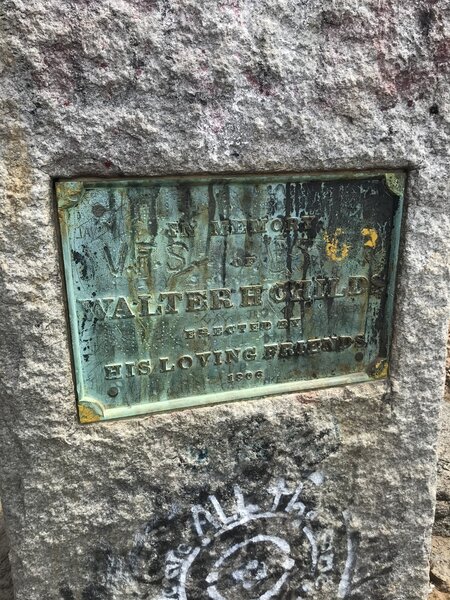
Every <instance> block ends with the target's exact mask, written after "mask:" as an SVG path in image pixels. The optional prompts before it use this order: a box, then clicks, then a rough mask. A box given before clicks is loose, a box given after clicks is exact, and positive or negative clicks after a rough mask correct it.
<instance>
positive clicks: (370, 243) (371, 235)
mask: <svg viewBox="0 0 450 600" xmlns="http://www.w3.org/2000/svg"><path fill="white" fill-rule="evenodd" d="M361 235H363V236H364V237H365V238H367V240H366V241H365V242H364V246H366V247H367V248H375V246H376V245H377V241H378V233H377V232H376V230H375V229H371V228H370V227H364V229H361Z"/></svg>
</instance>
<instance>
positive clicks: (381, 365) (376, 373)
mask: <svg viewBox="0 0 450 600" xmlns="http://www.w3.org/2000/svg"><path fill="white" fill-rule="evenodd" d="M388 374H389V365H388V361H387V360H380V361H378V362H377V363H376V364H375V367H374V369H373V375H372V377H373V378H374V379H385V378H386V377H387V376H388Z"/></svg>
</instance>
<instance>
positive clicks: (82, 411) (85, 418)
mask: <svg viewBox="0 0 450 600" xmlns="http://www.w3.org/2000/svg"><path fill="white" fill-rule="evenodd" d="M78 417H79V419H80V423H95V421H100V416H99V415H98V414H97V413H96V412H95V410H92V408H89V407H87V406H85V405H83V404H79V405H78Z"/></svg>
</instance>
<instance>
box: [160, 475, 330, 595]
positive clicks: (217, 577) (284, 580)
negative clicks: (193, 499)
mask: <svg viewBox="0 0 450 600" xmlns="http://www.w3.org/2000/svg"><path fill="white" fill-rule="evenodd" d="M308 479H309V480H308V485H309V486H312V487H316V486H320V485H321V484H322V482H323V476H322V474H321V473H318V472H316V473H313V474H312V475H310V477H309V478H308ZM303 490H304V484H302V483H298V484H296V485H295V486H288V485H287V484H286V482H285V481H284V480H283V479H280V480H278V481H276V483H275V484H274V485H273V486H269V488H268V489H267V490H265V493H266V494H267V496H268V498H269V501H268V502H265V503H264V506H263V507H262V506H259V505H256V504H252V503H251V502H249V501H247V500H246V499H245V497H244V493H243V491H242V489H241V488H240V487H239V486H238V485H235V486H234V488H233V497H232V499H231V500H230V499H228V500H227V501H226V502H224V503H223V504H224V505H222V504H221V503H220V502H219V500H218V498H217V497H216V496H215V495H210V496H209V497H208V501H207V502H205V503H204V505H194V506H192V509H191V510H192V531H193V534H194V535H193V539H192V540H191V543H182V544H180V545H178V546H177V547H176V548H175V549H173V550H170V551H169V552H168V553H167V556H166V562H165V580H164V591H163V598H171V599H174V600H270V599H272V598H273V599H280V598H289V599H291V598H295V600H300V599H301V598H308V597H311V596H314V597H317V596H316V594H317V593H319V594H320V591H319V590H320V589H321V588H322V587H323V586H324V584H326V583H327V582H329V579H330V577H331V576H332V572H333V569H334V554H335V553H334V547H333V541H334V532H333V530H332V529H330V528H327V527H326V526H324V525H323V523H322V520H321V518H320V514H319V513H318V511H317V510H316V509H315V508H314V507H311V501H310V499H309V500H307V499H304V498H302V491H303ZM225 504H226V506H225ZM293 594H294V595H293ZM341 597H342V596H341Z"/></svg>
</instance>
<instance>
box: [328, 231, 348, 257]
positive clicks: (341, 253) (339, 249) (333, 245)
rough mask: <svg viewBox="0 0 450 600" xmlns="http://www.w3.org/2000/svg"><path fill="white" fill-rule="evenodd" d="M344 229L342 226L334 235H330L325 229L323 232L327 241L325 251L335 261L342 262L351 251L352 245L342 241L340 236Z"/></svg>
mask: <svg viewBox="0 0 450 600" xmlns="http://www.w3.org/2000/svg"><path fill="white" fill-rule="evenodd" d="M342 233H343V230H342V229H341V228H338V229H336V231H335V232H334V234H333V235H331V236H330V235H328V233H327V232H326V231H325V233H324V234H323V239H324V240H325V242H326V245H325V252H326V253H327V256H328V258H330V259H331V260H333V261H335V262H341V261H342V260H345V259H346V258H347V256H348V253H349V251H350V245H349V244H346V243H345V242H340V241H339V238H340V236H341V235H342Z"/></svg>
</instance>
